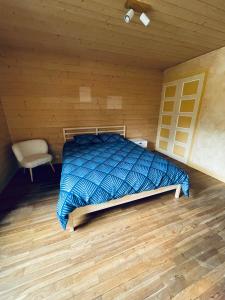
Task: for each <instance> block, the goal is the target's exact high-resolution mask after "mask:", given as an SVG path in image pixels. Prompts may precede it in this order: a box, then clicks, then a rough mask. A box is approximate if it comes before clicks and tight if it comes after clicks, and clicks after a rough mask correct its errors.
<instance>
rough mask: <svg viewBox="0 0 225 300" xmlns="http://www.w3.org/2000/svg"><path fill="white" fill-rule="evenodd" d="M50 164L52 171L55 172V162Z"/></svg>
mask: <svg viewBox="0 0 225 300" xmlns="http://www.w3.org/2000/svg"><path fill="white" fill-rule="evenodd" d="M49 164H50V166H51V168H52V171H53V172H54V173H55V168H54V167H53V164H52V163H51V162H50V163H49Z"/></svg>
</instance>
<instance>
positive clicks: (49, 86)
mask: <svg viewBox="0 0 225 300" xmlns="http://www.w3.org/2000/svg"><path fill="white" fill-rule="evenodd" d="M0 76H1V77H0V88H1V90H2V94H3V97H2V101H3V107H4V111H5V114H6V118H7V121H8V125H9V130H10V134H11V137H12V140H13V141H20V140H25V139H31V138H45V139H46V140H47V141H48V143H49V145H50V148H51V151H52V152H53V154H55V157H56V159H57V160H60V154H61V150H62V145H63V136H62V128H63V127H70V126H98V125H99V126H102V125H121V124H126V125H127V135H128V137H145V138H148V140H149V141H150V143H151V144H152V145H154V143H155V139H156V130H157V122H158V113H159V105H160V93H161V82H162V72H161V71H158V70H149V69H143V68H140V69H139V68H137V67H132V66H129V67H128V66H125V65H124V66H123V65H116V64H108V63H101V62H98V61H86V60H81V59H79V58H76V57H62V56H54V55H50V54H46V53H35V52H23V51H9V50H3V51H1V74H0Z"/></svg>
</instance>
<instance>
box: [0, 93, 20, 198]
mask: <svg viewBox="0 0 225 300" xmlns="http://www.w3.org/2000/svg"><path fill="white" fill-rule="evenodd" d="M16 169H17V165H16V162H15V159H14V157H13V154H12V150H11V139H10V135H9V131H8V127H7V123H6V119H5V114H4V111H3V107H2V103H1V99H0V192H1V191H2V189H3V188H4V186H5V185H6V184H7V182H8V181H9V179H10V178H11V177H12V175H13V174H14V173H15V171H16Z"/></svg>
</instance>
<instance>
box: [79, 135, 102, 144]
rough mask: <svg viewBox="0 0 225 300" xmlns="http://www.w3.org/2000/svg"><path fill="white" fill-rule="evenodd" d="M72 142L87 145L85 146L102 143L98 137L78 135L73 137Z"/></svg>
mask: <svg viewBox="0 0 225 300" xmlns="http://www.w3.org/2000/svg"><path fill="white" fill-rule="evenodd" d="M73 139H74V141H75V142H76V144H78V145H87V144H98V143H102V141H101V139H100V138H99V136H98V135H95V134H80V135H75V136H74V137H73Z"/></svg>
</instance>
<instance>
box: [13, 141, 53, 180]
mask: <svg viewBox="0 0 225 300" xmlns="http://www.w3.org/2000/svg"><path fill="white" fill-rule="evenodd" d="M12 150H13V153H14V154H15V156H16V159H17V160H18V162H19V164H20V165H21V167H23V168H24V169H26V168H27V169H29V170H30V177H31V181H32V182H33V171H32V169H33V168H35V167H37V166H40V165H43V164H46V163H49V164H50V166H51V168H52V170H53V172H55V169H54V167H53V165H52V155H51V154H49V153H48V145H47V143H46V141H45V140H41V139H35V140H29V141H24V142H19V143H16V144H14V145H12Z"/></svg>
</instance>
